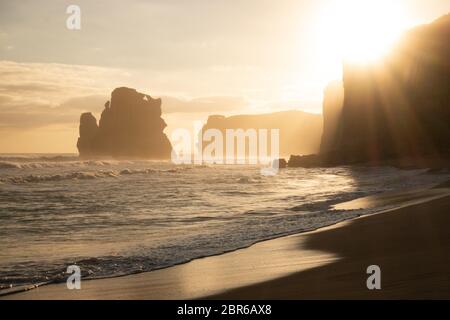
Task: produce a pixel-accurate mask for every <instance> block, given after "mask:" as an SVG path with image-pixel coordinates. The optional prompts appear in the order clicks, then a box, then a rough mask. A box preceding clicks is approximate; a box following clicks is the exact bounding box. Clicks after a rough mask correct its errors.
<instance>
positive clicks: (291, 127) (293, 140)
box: [202, 110, 322, 156]
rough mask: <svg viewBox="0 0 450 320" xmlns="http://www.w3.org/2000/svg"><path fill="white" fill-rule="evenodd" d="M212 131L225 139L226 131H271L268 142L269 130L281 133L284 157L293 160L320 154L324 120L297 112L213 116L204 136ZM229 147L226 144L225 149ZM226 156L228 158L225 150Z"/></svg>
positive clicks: (281, 147)
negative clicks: (292, 155)
mask: <svg viewBox="0 0 450 320" xmlns="http://www.w3.org/2000/svg"><path fill="white" fill-rule="evenodd" d="M208 129H217V130H219V131H220V132H221V133H222V135H223V136H224V137H225V136H226V129H235V130H237V129H243V130H244V131H245V130H248V129H255V130H258V129H267V130H268V132H267V135H268V140H270V131H269V130H271V129H279V155H280V156H289V155H290V154H293V153H296V154H308V153H313V152H318V151H319V148H320V133H321V132H322V116H321V115H318V114H313V113H307V112H303V111H297V110H290V111H281V112H275V113H267V114H249V115H234V116H230V117H225V116H222V115H212V116H210V117H209V118H208V121H207V123H206V124H205V125H204V126H203V128H202V132H203V133H204V132H205V131H206V130H208ZM203 147H205V145H203ZM225 147H226V146H225V143H224V149H225ZM247 151H248V150H247ZM223 154H226V153H225V150H224V151H223Z"/></svg>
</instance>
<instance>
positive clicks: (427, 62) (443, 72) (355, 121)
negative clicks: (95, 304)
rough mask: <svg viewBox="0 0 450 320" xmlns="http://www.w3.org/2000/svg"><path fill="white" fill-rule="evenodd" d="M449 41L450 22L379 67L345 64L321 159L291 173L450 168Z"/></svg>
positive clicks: (404, 44)
mask: <svg viewBox="0 0 450 320" xmlns="http://www.w3.org/2000/svg"><path fill="white" fill-rule="evenodd" d="M449 39H450V14H449V15H446V16H444V17H442V18H440V19H438V20H436V21H434V22H433V23H431V24H428V25H423V26H419V27H416V28H414V29H412V30H410V31H409V32H407V33H406V34H405V35H404V36H403V37H402V39H401V40H400V42H399V43H398V45H397V46H396V47H395V48H393V49H392V51H391V53H390V54H389V55H387V56H386V57H385V58H384V59H383V60H382V61H379V62H378V63H376V64H371V65H351V64H345V65H344V74H343V84H344V102H343V107H342V111H341V115H340V116H336V114H335V113H333V112H331V110H332V109H333V107H331V106H332V105H333V103H332V102H330V99H331V98H330V96H331V97H332V96H333V93H332V91H333V90H332V89H331V88H327V90H326V92H325V93H326V94H325V100H324V133H323V139H322V148H321V153H320V154H319V155H309V156H305V157H300V156H292V157H291V158H290V161H289V166H303V167H309V166H330V165H340V164H352V163H358V162H365V163H371V164H390V165H400V166H415V167H425V166H426V167H430V166H436V167H443V166H448V163H449V159H450V125H449V124H450V41H449ZM333 99H334V98H333ZM331 101H333V100H331ZM330 141H331V142H330ZM333 145H334V147H333Z"/></svg>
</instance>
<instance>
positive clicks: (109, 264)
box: [0, 156, 449, 289]
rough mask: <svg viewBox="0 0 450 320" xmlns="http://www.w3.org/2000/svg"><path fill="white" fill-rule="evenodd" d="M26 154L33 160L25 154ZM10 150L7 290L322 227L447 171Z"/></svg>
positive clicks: (149, 266) (4, 176) (1, 240)
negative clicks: (178, 162) (272, 170)
mask: <svg viewBox="0 0 450 320" xmlns="http://www.w3.org/2000/svg"><path fill="white" fill-rule="evenodd" d="M24 158H26V159H24ZM259 169H260V168H259V167H255V166H226V165H222V166H220V165H218V166H215V165H211V166H196V165H189V166H186V165H185V166H174V165H171V164H170V163H166V162H152V161H137V160H134V161H128V160H94V161H87V160H79V159H77V158H76V159H74V158H70V157H66V156H65V157H61V158H56V157H54V156H51V157H50V156H46V158H45V159H44V158H43V157H42V156H34V157H22V158H19V157H17V156H16V157H11V156H1V157H0V183H1V186H0V200H1V201H0V225H1V226H2V232H0V289H1V288H6V287H9V286H10V285H13V286H19V285H24V284H30V283H40V282H48V281H60V280H61V281H62V280H63V279H64V277H65V276H66V274H65V272H64V271H65V268H66V266H67V265H69V264H74V263H77V264H78V265H79V266H81V270H82V273H83V276H84V277H105V276H106V277H108V276H115V275H121V274H129V273H134V272H141V271H148V270H154V269H157V268H162V267H165V266H170V265H173V264H176V263H181V262H184V261H189V260H191V259H194V258H197V257H201V256H207V255H212V254H218V253H221V252H225V251H229V250H233V249H236V248H241V247H245V246H248V245H251V244H252V243H255V242H257V241H261V240H265V239H270V238H273V237H277V236H280V235H287V234H292V233H295V232H301V231H306V230H311V229H315V228H318V227H321V226H325V225H329V224H333V223H336V222H338V221H342V220H345V219H350V218H353V217H356V216H358V215H361V214H367V213H370V212H371V210H375V209H371V210H356V211H345V210H338V211H336V210H332V209H331V207H332V205H333V204H336V203H339V202H342V201H348V200H352V199H355V198H358V197H361V196H365V195H370V194H375V193H380V192H385V191H390V190H401V189H407V188H413V187H418V186H420V187H424V186H427V185H433V184H438V183H440V182H442V181H445V180H446V179H448V177H449V175H448V173H447V174H439V175H438V174H431V173H428V172H426V170H409V171H401V170H397V169H395V168H389V167H386V168H363V167H353V168H352V167H338V168H321V169H320V168H318V169H302V168H296V169H289V168H288V169H285V170H280V171H279V174H278V175H276V176H270V177H266V176H261V175H260V170H259Z"/></svg>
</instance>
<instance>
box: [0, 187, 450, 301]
mask: <svg viewBox="0 0 450 320" xmlns="http://www.w3.org/2000/svg"><path fill="white" fill-rule="evenodd" d="M449 195H450V189H448V188H445V187H444V188H435V189H427V190H414V191H409V193H407V194H403V195H398V194H397V195H395V193H394V194H393V193H390V194H388V195H386V196H384V197H383V196H380V195H377V196H370V197H365V198H363V199H365V201H361V199H359V201H356V202H354V203H351V202H348V203H347V207H345V203H344V204H340V206H344V207H343V208H345V209H347V210H348V209H351V205H353V206H355V205H356V206H358V207H361V206H370V205H375V206H380V205H381V204H382V203H383V201H385V202H388V203H389V202H390V201H393V199H397V200H398V201H402V202H401V204H400V203H399V205H398V207H397V208H395V209H389V210H385V211H382V212H377V213H374V214H370V215H364V216H362V217H358V218H355V219H351V220H346V221H342V222H339V223H337V224H334V225H331V226H328V227H323V228H319V229H317V230H314V231H309V232H303V233H298V234H294V235H290V236H283V237H279V238H276V239H271V240H265V241H262V242H258V243H256V244H254V245H252V246H250V247H247V248H243V249H238V250H236V251H232V252H228V253H224V254H221V255H217V256H208V257H205V258H199V259H195V260H192V261H190V262H187V263H184V264H180V265H175V266H172V267H169V268H164V269H160V270H155V271H151V272H143V273H139V274H132V275H126V276H121V277H114V278H104V279H94V280H86V281H82V288H81V290H68V289H67V287H66V284H65V283H56V284H49V285H45V286H41V287H38V288H35V289H32V290H28V291H23V292H18V293H11V294H8V295H5V296H2V297H0V299H198V298H213V299H215V298H226V299H268V298H270V299H277V298H285V299H297V298H319V299H321V298H324V299H327V298H338V299H339V298H430V297H431V298H439V297H450V284H449V281H445V280H443V282H442V285H441V287H442V290H438V289H435V290H431V291H430V290H428V293H427V294H424V295H420V294H417V292H416V293H415V294H414V295H411V294H410V293H411V290H412V289H411V288H415V287H417V286H415V285H414V284H412V285H411V288H408V286H406V285H405V283H404V282H402V285H401V287H404V288H405V290H403V291H402V290H386V289H385V288H386V283H385V281H382V283H383V284H384V286H383V287H384V288H383V287H382V290H375V291H371V290H368V289H367V288H366V287H365V279H366V278H367V276H368V275H367V274H366V270H365V269H364V268H362V266H363V265H364V263H365V264H367V263H369V261H368V260H370V259H372V260H377V259H378V260H379V261H381V262H383V263H382V264H381V265H380V267H381V271H382V273H383V272H384V269H386V268H385V267H384V266H383V264H384V265H385V266H386V265H387V266H388V267H387V270H388V273H389V274H388V275H389V277H391V276H392V277H393V275H392V274H391V273H392V272H391V269H392V268H391V265H392V261H391V260H392V256H388V257H386V256H385V254H383V250H382V248H386V247H389V246H388V244H387V243H385V242H386V241H388V239H390V238H392V237H394V238H395V235H396V234H397V238H398V236H400V233H399V232H396V231H395V230H394V229H395V228H402V226H401V225H402V224H411V217H408V213H407V212H412V216H413V217H419V218H421V219H424V215H426V214H428V215H429V217H428V218H429V219H426V220H427V221H428V220H429V221H439V223H438V224H436V223H431V227H432V228H431V227H430V228H429V229H430V230H428V231H427V232H416V234H417V235H420V236H421V237H423V239H416V240H418V242H417V243H418V244H420V243H424V242H427V241H428V242H429V241H430V239H433V238H435V237H434V236H433V235H432V234H430V232H432V230H433V229H435V232H437V233H438V234H441V233H440V232H441V231H442V230H441V228H444V226H443V225H445V223H443V221H444V222H445V221H448V222H450V221H449V220H450V218H449V217H448V215H447V216H446V214H445V213H446V212H450V210H449V208H450V196H449ZM377 201H378V204H377ZM374 203H375V204H374ZM355 208H356V207H355ZM386 213H388V214H386ZM392 216H394V219H393V220H392V218H387V217H392ZM399 217H401V218H399ZM386 219H387V220H392V221H394V220H395V221H394V222H392V221H391V222H389V221H388V222H386V223H387V226H388V229H389V230H391V233H388V234H386V235H385V237H384V238H385V239H384V241H382V240H383V239H382V238H383V237H381V238H379V236H378V237H377V236H376V234H377V231H376V230H377V228H378V229H379V228H380V222H379V221H380V220H386ZM397 220H399V221H397ZM361 221H363V222H361ZM364 221H366V222H364ZM355 225H356V227H355ZM359 225H362V227H358V226H359ZM447 225H448V224H447ZM418 227H420V226H418ZM360 228H368V229H367V230H368V231H370V232H366V231H367V230H365V231H364V232H361V229H360ZM403 229H404V227H403ZM439 230H441V231H439ZM384 231H386V230H384ZM415 231H417V230H415ZM402 232H404V231H402ZM410 232H412V233H414V231H410ZM369 233H370V234H374V235H375V238H374V239H373V240H370V236H369ZM335 234H337V236H336V235H335ZM410 236H412V235H410ZM330 237H331V238H333V239H332V240H330ZM336 237H337V238H336ZM352 237H353V238H355V239H354V243H356V244H357V245H355V244H353V245H352V244H351V242H352V241H349V238H352ZM405 237H406V238H408V235H406V236H405ZM417 237H418V236H416V238H417ZM427 237H428V238H427ZM412 238H414V237H412ZM316 239H320V241H318V240H316ZM323 239H325V240H323ZM439 239H440V240H439V241H438V242H436V243H437V244H436V245H437V247H438V248H439V250H437V251H438V252H437V251H436V248H434V249H433V246H431V247H427V248H428V249H429V250H430V251H429V256H430V257H433V259H434V261H435V262H436V263H435V265H434V266H432V265H430V268H429V270H427V269H426V268H425V267H424V266H423V263H422V264H419V265H420V266H421V268H422V269H423V270H425V271H424V272H425V273H422V275H423V274H425V275H426V274H427V273H430V272H431V273H433V274H437V278H439V279H440V278H441V276H442V278H443V279H445V277H448V276H449V275H450V274H449V272H447V273H446V272H445V270H446V267H447V266H448V263H449V262H450V254H448V252H450V251H449V250H447V251H445V249H446V248H447V249H450V244H449V242H450V240H449V239H448V236H446V234H445V233H444V234H443V236H441V237H440V238H439ZM397 240H401V239H397ZM419 240H422V241H419ZM373 241H374V242H373ZM339 242H342V243H341V245H344V248H343V247H342V246H340V245H339V244H338V243H339ZM400 242H401V241H400ZM364 243H366V244H367V245H368V248H370V250H367V252H366V253H364V250H362V248H363V247H364V246H365V245H364ZM398 243H399V242H398V241H397V244H396V245H394V247H395V248H396V249H395V250H397V251H395V250H393V249H392V248H390V249H391V250H390V251H395V254H397V255H401V254H402V253H404V255H406V256H409V258H411V259H413V260H414V259H415V260H416V266H417V260H419V261H422V260H423V259H422V260H421V257H422V258H423V256H424V255H425V256H426V255H427V252H425V251H424V248H423V246H420V245H418V246H417V247H418V249H417V250H415V251H414V250H413V251H414V254H412V255H411V254H409V255H408V254H407V252H408V251H411V250H410V249H411V248H410V247H408V245H407V244H405V243H403V244H402V245H398ZM377 247H378V249H376V248H377ZM345 248H347V249H348V250H349V252H350V254H349V253H348V252H347V251H346V250H347V249H345ZM419 249H421V250H422V251H420V250H419ZM380 250H381V251H380ZM390 251H389V250H387V251H385V252H390ZM446 252H447V253H446ZM438 253H439V254H438ZM391 254H392V253H391ZM369 258H370V259H369ZM403 259H406V258H404V257H403ZM394 260H395V259H394ZM397 260H398V259H397ZM400 260H401V259H400ZM402 262H404V261H396V262H395V263H396V264H397V265H403V263H402ZM422 262H423V261H422ZM371 264H375V263H371ZM368 265H369V264H367V266H368ZM336 266H337V267H336ZM356 266H358V267H357V268H356ZM367 266H366V267H367ZM413 269H414V268H413ZM415 269H417V268H415ZM447 269H448V268H447ZM333 270H334V271H333ZM357 270H358V271H359V272H356V271H357ZM416 271H417V270H416ZM336 272H337V273H336ZM339 272H340V273H339ZM394 273H397V274H398V273H399V270H397V271H396V272H394ZM383 275H384V273H383ZM414 275H415V276H419V280H418V281H417V283H418V284H417V285H418V286H419V287H420V284H421V283H422V281H421V280H420V273H417V272H416V273H414V272H412V271H411V270H407V271H405V275H403V276H402V277H399V279H403V281H404V278H405V277H413V276H414ZM336 277H337V279H339V278H341V279H342V278H347V280H346V281H343V280H341V281H336ZM389 277H388V279H390V278H389ZM327 279H328V280H327ZM384 279H385V277H384V276H383V280H384ZM327 281H328V282H327ZM425 282H426V283H429V285H433V284H435V285H436V283H435V282H431V283H430V282H429V281H428V282H427V281H425ZM299 283H302V284H303V286H301V287H302V289H301V290H299V289H298V288H296V284H297V285H298V284H299ZM352 284H353V285H352ZM437 285H438V287H439V284H437ZM387 287H388V288H389V287H390V285H389V284H388V285H387ZM406 289H408V290H406ZM430 292H431V293H430Z"/></svg>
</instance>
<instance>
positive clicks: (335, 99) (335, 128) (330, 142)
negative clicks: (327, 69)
mask: <svg viewBox="0 0 450 320" xmlns="http://www.w3.org/2000/svg"><path fill="white" fill-rule="evenodd" d="M343 103H344V87H343V84H342V81H333V82H331V83H330V84H328V86H327V87H326V88H325V90H324V95H323V132H322V140H321V142H320V153H327V152H331V151H334V150H335V149H336V147H337V143H338V141H339V123H340V119H341V113H342V106H343Z"/></svg>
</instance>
